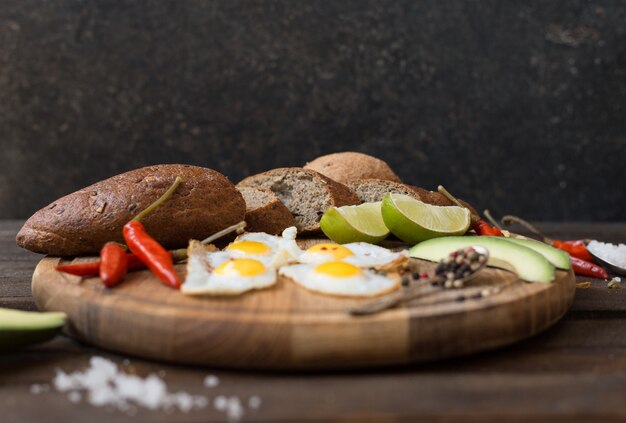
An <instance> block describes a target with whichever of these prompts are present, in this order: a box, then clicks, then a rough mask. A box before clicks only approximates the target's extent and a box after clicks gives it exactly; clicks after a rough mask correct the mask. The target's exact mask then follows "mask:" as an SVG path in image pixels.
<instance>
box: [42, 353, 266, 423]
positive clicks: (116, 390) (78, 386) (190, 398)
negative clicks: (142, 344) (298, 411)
mask: <svg viewBox="0 0 626 423" xmlns="http://www.w3.org/2000/svg"><path fill="white" fill-rule="evenodd" d="M123 363H124V365H126V366H128V365H129V364H130V362H129V361H128V360H124V361H123ZM161 375H165V372H164V371H162V370H161V371H159V372H158V373H157V374H151V375H149V376H147V377H145V378H142V377H140V376H137V375H134V374H128V373H125V372H124V371H123V370H121V369H120V368H119V367H118V366H117V364H115V363H114V362H112V361H111V360H108V359H106V358H103V357H92V358H91V359H90V360H89V367H88V368H87V369H86V370H84V371H82V372H79V371H77V372H73V373H65V372H64V371H63V370H61V369H57V371H56V375H55V377H54V379H53V381H52V382H53V383H52V384H53V386H54V387H55V389H56V390H57V391H60V392H67V398H68V400H69V401H70V402H72V403H79V402H81V401H83V400H85V401H87V402H88V403H89V404H91V405H93V406H96V407H105V406H106V407H113V408H115V409H117V410H119V411H122V412H125V413H126V414H128V415H134V414H136V413H137V407H143V408H146V409H149V410H162V411H165V412H167V413H170V412H173V411H176V410H179V411H182V412H184V413H186V412H189V411H192V410H198V409H202V408H206V407H207V406H209V405H210V404H211V402H210V401H209V399H208V398H207V397H205V396H203V395H191V394H188V393H186V392H169V391H168V390H167V385H166V383H165V381H164V380H163V379H162V378H161V377H160V376H161ZM219 384H220V380H219V378H218V377H217V376H215V375H208V376H206V377H205V378H204V380H203V385H204V386H205V387H207V388H215V387H217V386H218V385H219ZM49 389H50V385H47V384H41V385H40V384H33V385H31V387H30V392H31V393H33V394H40V393H43V392H47V391H48V390H49ZM247 405H248V408H249V409H251V410H256V409H258V408H259V407H260V406H261V398H260V397H258V396H257V395H253V396H251V397H250V398H248V402H247ZM213 407H214V408H215V409H216V410H217V411H221V412H223V413H225V414H226V418H227V420H228V421H229V422H237V421H239V420H241V418H242V417H243V416H244V414H245V408H244V405H243V404H242V402H241V399H240V398H239V397H237V396H231V397H227V396H225V395H218V396H216V397H215V398H214V400H213Z"/></svg>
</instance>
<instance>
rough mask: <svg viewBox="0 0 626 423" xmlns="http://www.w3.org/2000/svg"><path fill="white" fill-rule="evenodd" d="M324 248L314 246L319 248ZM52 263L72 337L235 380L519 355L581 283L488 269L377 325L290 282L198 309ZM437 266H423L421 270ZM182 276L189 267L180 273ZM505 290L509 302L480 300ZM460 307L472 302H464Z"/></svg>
mask: <svg viewBox="0 0 626 423" xmlns="http://www.w3.org/2000/svg"><path fill="white" fill-rule="evenodd" d="M313 242H314V241H313ZM59 261H60V259H59V258H45V259H43V260H42V261H41V262H40V263H39V265H38V266H37V268H36V270H35V272H34V275H33V296H34V297H35V301H36V303H37V306H38V307H39V308H40V309H43V310H61V311H64V312H66V313H67V314H68V315H69V317H70V321H71V324H70V325H69V326H68V328H67V333H68V334H70V335H71V336H74V337H76V338H79V339H82V340H84V341H86V342H89V343H91V344H94V345H97V346H100V347H103V348H107V349H111V350H115V351H121V352H125V353H128V354H133V355H137V356H142V357H147V358H154V359H160V360H167V361H172V362H179V363H188V364H200V365H218V366H224V367H235V368H329V367H335V368H346V367H363V366H372V365H390V364H402V363H408V362H420V361H429V360H435V359H441V358H446V357H452V356H458V355H464V354H469V353H472V352H476V351H482V350H486V349H492V348H496V347H499V346H502V345H507V344H510V343H513V342H515V341H519V340H520V339H524V338H527V337H529V336H532V335H535V334H537V333H538V332H541V331H543V330H544V329H546V328H547V327H549V326H550V325H552V324H554V323H555V322H556V321H557V320H558V319H560V318H561V317H562V316H563V315H564V314H565V312H566V311H567V309H568V308H569V306H570V305H571V303H572V300H573V296H574V291H575V284H574V280H575V279H574V276H573V274H572V273H567V272H557V277H556V280H555V281H554V283H552V284H539V283H536V284H529V283H525V282H522V281H521V280H518V279H517V277H516V276H515V275H514V274H512V273H509V272H506V271H503V270H498V269H487V270H485V271H484V272H482V273H481V275H480V276H479V277H478V278H476V279H475V281H474V282H473V283H472V286H470V287H468V288H466V289H463V290H454V291H441V292H437V293H436V294H433V295H429V296H427V297H425V298H419V299H416V300H413V301H411V302H409V303H408V304H407V305H406V306H404V307H398V308H395V309H391V310H388V311H386V312H384V313H380V314H376V315H373V316H364V317H354V316H351V315H349V314H348V313H347V312H346V311H347V309H348V308H350V307H353V306H355V305H358V304H362V303H363V302H365V301H368V300H367V299H344V298H337V297H330V296H324V295H319V294H315V293H312V292H309V291H307V290H304V289H302V288H300V287H298V286H297V285H296V284H294V283H292V282H290V281H288V280H286V279H282V278H279V281H278V284H277V286H276V287H274V288H272V289H266V290H261V291H256V292H251V293H247V294H245V295H242V296H238V297H203V298H198V297H188V296H184V295H182V294H180V292H178V291H174V290H172V289H170V288H168V287H166V286H164V285H163V284H161V283H159V282H158V281H157V280H156V279H155V278H154V277H153V276H152V275H151V273H149V272H147V271H142V272H134V273H131V274H129V275H128V276H127V278H126V280H125V281H124V283H122V284H120V285H119V286H118V287H116V288H114V289H107V288H105V287H103V286H102V284H101V283H100V281H99V279H98V278H88V279H81V278H78V277H75V276H70V275H66V274H62V273H59V272H57V271H56V270H55V269H54V266H55V265H56V264H58V263H59ZM433 266H434V264H433V263H427V262H423V261H420V260H414V259H412V262H411V267H412V270H415V271H419V272H424V271H428V270H432V267H433ZM178 270H179V271H180V273H181V275H182V274H183V273H184V266H183V265H179V266H178ZM492 286H500V287H501V290H502V291H501V292H500V293H499V294H497V295H493V296H491V297H487V298H482V299H471V298H470V293H473V292H479V291H480V290H482V289H483V288H484V287H492ZM460 295H464V296H465V297H467V298H466V299H465V300H464V301H455V299H456V298H458V297H459V296H460Z"/></svg>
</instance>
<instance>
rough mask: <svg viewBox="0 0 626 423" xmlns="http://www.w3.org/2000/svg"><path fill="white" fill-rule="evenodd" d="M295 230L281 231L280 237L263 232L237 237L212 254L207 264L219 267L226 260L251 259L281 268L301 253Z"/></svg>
mask: <svg viewBox="0 0 626 423" xmlns="http://www.w3.org/2000/svg"><path fill="white" fill-rule="evenodd" d="M296 233H297V231H296V228H295V227H290V228H287V229H285V230H284V231H283V233H282V236H276V235H269V234H266V233H265V232H249V233H246V234H243V235H240V236H238V237H237V238H236V239H235V240H234V241H233V242H231V243H230V244H229V245H228V246H227V247H226V248H225V249H224V251H222V252H220V253H215V254H212V255H211V257H210V258H209V263H210V264H211V266H212V267H217V266H219V265H220V264H221V263H222V262H223V261H224V260H226V259H228V258H251V259H255V260H258V261H260V262H262V263H263V264H265V266H267V267H272V268H274V269H276V268H278V267H280V266H283V265H285V264H287V263H289V262H293V261H295V259H296V258H297V257H298V256H299V255H300V254H301V253H302V250H300V248H299V247H298V245H297V244H296Z"/></svg>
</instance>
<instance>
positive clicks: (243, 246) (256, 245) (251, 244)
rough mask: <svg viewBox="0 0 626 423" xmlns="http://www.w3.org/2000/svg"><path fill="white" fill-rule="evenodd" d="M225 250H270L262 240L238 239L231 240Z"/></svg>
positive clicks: (259, 251)
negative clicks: (237, 240) (236, 240)
mask: <svg viewBox="0 0 626 423" xmlns="http://www.w3.org/2000/svg"><path fill="white" fill-rule="evenodd" d="M226 249H227V250H236V251H241V252H242V253H246V254H268V253H269V252H270V247H268V246H267V245H266V244H263V243H262V242H257V241H239V242H233V243H232V244H230V245H229V246H228V247H226Z"/></svg>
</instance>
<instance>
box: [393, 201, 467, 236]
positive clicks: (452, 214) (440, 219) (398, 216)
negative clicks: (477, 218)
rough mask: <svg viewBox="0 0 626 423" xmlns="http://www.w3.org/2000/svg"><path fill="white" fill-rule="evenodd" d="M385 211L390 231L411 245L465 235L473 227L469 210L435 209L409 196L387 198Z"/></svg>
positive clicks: (451, 207)
mask: <svg viewBox="0 0 626 423" xmlns="http://www.w3.org/2000/svg"><path fill="white" fill-rule="evenodd" d="M381 211H382V216H383V221H384V223H385V225H386V226H387V227H388V228H389V230H390V231H391V232H392V233H393V234H394V235H395V236H397V237H398V238H400V239H401V240H403V241H405V242H408V243H409V244H417V243H418V242H420V241H425V240H427V239H431V238H437V237H441V236H453V235H463V234H464V233H465V232H467V230H468V228H469V226H470V211H469V210H468V209H466V208H463V207H456V206H449V207H441V206H433V205H431V204H426V203H422V202H421V201H419V200H416V199H415V198H413V197H409V196H408V195H402V194H391V193H389V194H387V195H385V197H384V198H383V201H382V207H381Z"/></svg>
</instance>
